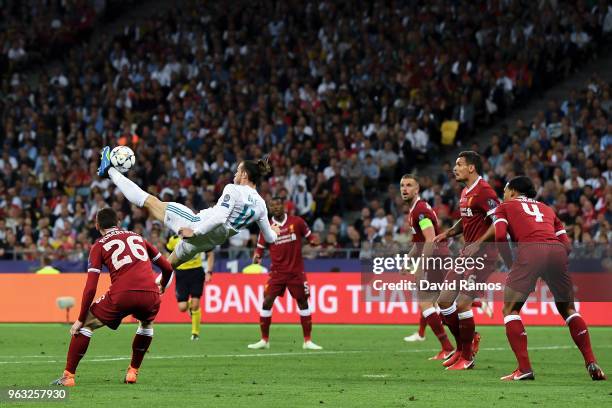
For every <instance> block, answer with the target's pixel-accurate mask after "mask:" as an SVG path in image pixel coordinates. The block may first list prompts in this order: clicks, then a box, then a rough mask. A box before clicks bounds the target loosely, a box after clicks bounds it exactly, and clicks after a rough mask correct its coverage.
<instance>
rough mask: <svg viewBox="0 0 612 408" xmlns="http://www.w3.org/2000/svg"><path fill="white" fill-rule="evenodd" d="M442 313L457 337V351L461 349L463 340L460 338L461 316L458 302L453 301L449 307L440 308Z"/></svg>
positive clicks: (443, 319) (445, 321)
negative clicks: (458, 311)
mask: <svg viewBox="0 0 612 408" xmlns="http://www.w3.org/2000/svg"><path fill="white" fill-rule="evenodd" d="M440 314H441V315H442V321H443V322H444V324H445V325H446V326H447V327H448V329H449V330H450V332H451V333H452V335H453V337H454V338H455V344H456V345H457V347H456V349H457V351H461V340H460V338H459V316H458V313H457V304H456V303H453V304H452V305H451V306H450V307H449V308H447V309H440Z"/></svg>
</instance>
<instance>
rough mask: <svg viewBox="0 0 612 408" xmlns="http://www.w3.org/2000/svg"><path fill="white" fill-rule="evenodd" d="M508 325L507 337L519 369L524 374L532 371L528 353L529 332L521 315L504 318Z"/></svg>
mask: <svg viewBox="0 0 612 408" xmlns="http://www.w3.org/2000/svg"><path fill="white" fill-rule="evenodd" d="M504 324H505V325H506V337H507V338H508V342H509V343H510V347H511V348H512V351H513V352H514V355H515V356H516V361H517V362H518V368H519V370H521V372H523V373H527V372H529V371H531V362H530V361H529V353H528V352H527V332H525V326H523V321H522V320H521V317H520V316H519V315H508V316H506V317H504Z"/></svg>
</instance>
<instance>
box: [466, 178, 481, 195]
mask: <svg viewBox="0 0 612 408" xmlns="http://www.w3.org/2000/svg"><path fill="white" fill-rule="evenodd" d="M480 180H482V176H478V178H477V179H476V181H475V182H474V184H472V185H471V186H469V187H467V190H465V193H466V194H467V193H469V192H470V191H472V190H473V189H474V187H476V184H478V183H479V182H480Z"/></svg>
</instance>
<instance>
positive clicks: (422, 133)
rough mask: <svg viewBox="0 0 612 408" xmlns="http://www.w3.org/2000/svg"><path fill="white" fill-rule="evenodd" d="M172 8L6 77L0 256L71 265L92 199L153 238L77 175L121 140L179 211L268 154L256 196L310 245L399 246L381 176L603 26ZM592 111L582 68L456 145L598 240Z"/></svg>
mask: <svg viewBox="0 0 612 408" xmlns="http://www.w3.org/2000/svg"><path fill="white" fill-rule="evenodd" d="M33 3H37V2H33ZM186 3H187V5H185V4H181V5H180V6H177V8H175V9H173V10H172V11H171V12H169V13H167V14H164V15H161V16H155V17H152V18H150V19H147V20H146V21H145V22H144V23H143V24H142V25H139V26H130V27H126V29H125V30H123V32H122V33H120V34H119V35H117V36H115V37H114V38H113V39H112V40H111V39H109V41H108V42H107V43H105V44H104V47H102V48H101V49H92V48H91V47H88V44H85V45H82V46H79V45H75V46H74V47H70V48H68V50H67V54H66V56H65V58H64V59H63V63H62V64H60V65H57V66H54V67H53V68H52V69H50V70H48V71H47V70H44V69H43V70H42V72H41V73H40V74H39V75H38V76H37V77H36V78H35V79H34V78H32V79H29V78H25V77H22V76H20V75H19V74H18V68H17V71H15V69H13V71H7V72H11V75H10V76H4V77H3V78H2V86H1V89H0V95H1V98H0V104H1V109H2V128H1V129H0V142H1V144H0V146H1V149H2V150H1V154H0V257H1V258H4V259H13V258H14V257H16V258H18V259H36V258H37V257H38V254H40V253H41V252H43V253H50V254H52V256H53V257H59V258H69V259H72V258H74V259H82V258H83V256H84V254H85V253H86V250H87V246H88V243H90V242H92V239H93V238H94V237H95V235H96V231H95V228H94V226H93V222H92V217H93V215H94V214H95V212H96V211H97V210H98V209H99V208H101V207H104V206H106V205H112V206H113V207H114V208H115V209H116V210H118V211H120V214H121V217H122V219H123V220H124V221H123V222H124V226H125V227H127V228H131V229H134V230H135V231H136V232H139V233H142V234H143V235H145V236H147V237H148V238H149V239H150V240H152V241H153V242H154V243H156V244H158V245H159V246H160V247H161V246H163V245H162V243H161V241H162V240H163V239H164V234H165V233H166V232H165V231H163V229H162V226H161V225H160V224H159V223H154V222H151V221H150V220H149V219H148V218H147V214H146V213H145V212H143V211H142V210H140V209H138V208H135V207H131V206H130V205H129V203H128V202H127V200H124V199H123V197H121V195H120V194H118V193H117V192H116V191H115V189H114V188H113V187H111V183H110V182H109V181H108V180H105V179H100V178H99V177H97V176H96V175H95V169H96V167H97V164H98V154H99V150H100V148H101V147H102V146H103V145H106V144H109V145H112V146H114V145H117V144H126V145H129V146H131V147H132V148H133V149H134V150H135V152H136V157H137V168H136V170H135V171H134V172H133V174H130V177H131V178H133V179H134V180H135V181H136V182H137V183H139V184H140V185H142V186H145V187H146V188H147V189H148V191H149V192H151V193H152V194H156V195H158V196H159V197H161V198H162V199H163V200H166V201H179V202H181V203H184V204H185V205H187V206H188V207H190V208H193V209H194V210H196V211H197V210H199V209H202V208H205V207H207V206H210V205H213V204H214V203H215V202H216V199H217V197H218V195H219V193H220V192H221V190H222V188H223V186H224V185H225V184H226V183H228V182H230V181H231V179H232V175H233V171H234V170H235V168H236V166H237V164H238V163H239V162H240V161H241V160H242V159H247V158H259V157H263V156H264V155H265V154H268V155H269V156H268V157H269V160H270V162H271V164H272V167H273V169H274V171H273V174H272V175H271V176H270V178H269V179H268V180H266V181H265V182H264V183H262V185H261V188H260V191H261V193H262V196H264V197H270V196H271V195H273V194H274V195H281V196H285V197H286V199H287V200H286V203H287V210H288V211H290V212H293V213H296V214H298V215H301V216H304V217H305V218H306V219H307V220H308V221H309V222H310V223H311V225H312V227H313V229H314V230H315V231H317V232H318V233H319V234H320V235H321V241H322V248H320V249H318V250H317V252H316V254H317V256H326V257H335V256H341V255H340V253H339V251H338V250H339V249H340V248H349V249H352V250H353V251H351V253H350V255H351V256H354V257H358V256H359V254H360V251H361V255H362V256H364V255H366V254H367V251H369V250H370V249H372V248H375V247H376V245H380V244H383V245H385V247H390V246H394V245H395V246H398V247H399V246H401V245H403V244H404V243H405V242H406V241H407V240H408V239H409V235H408V231H407V227H406V223H405V222H404V221H405V215H406V212H407V208H406V206H405V205H404V204H403V203H402V201H401V198H400V197H399V194H398V191H397V186H396V184H397V180H398V176H399V175H401V174H402V173H405V172H409V171H412V170H414V169H415V167H417V168H418V167H419V166H421V165H423V164H424V163H429V162H431V161H433V160H435V158H436V157H437V155H438V154H437V152H438V151H439V150H440V149H441V148H442V147H441V131H440V126H441V124H442V123H443V122H444V121H446V120H456V121H457V122H459V124H460V125H459V129H458V134H457V142H458V143H463V145H464V146H469V136H470V135H471V134H472V133H473V132H474V130H475V129H476V128H478V127H479V126H483V125H486V124H488V123H491V121H493V120H495V119H496V118H499V117H501V116H503V115H504V114H505V113H506V112H507V111H508V110H510V109H512V108H513V107H514V106H516V105H518V104H523V103H524V102H525V101H526V100H528V99H529V98H530V97H532V96H534V95H538V94H539V93H540V92H541V91H542V90H544V89H546V88H548V87H550V86H552V85H554V84H555V83H557V82H558V81H560V80H562V79H563V78H564V77H566V76H567V75H569V74H571V73H572V72H574V71H576V70H577V69H579V68H580V66H581V65H582V64H583V63H584V62H585V61H587V60H588V59H589V58H592V57H595V56H596V55H597V52H598V50H599V49H600V47H601V44H602V43H604V42H605V39H606V38H609V33H610V31H612V8H611V7H609V6H608V2H607V1H600V2H598V3H597V5H596V6H595V7H593V8H592V9H588V8H587V7H586V5H585V3H584V2H570V1H540V2H532V1H519V0H514V1H509V2H488V1H487V2H485V1H477V2H473V1H459V2H454V3H449V2H446V1H428V2H426V3H425V4H423V5H421V6H420V7H418V8H417V7H413V6H414V5H413V3H414V2H410V1H405V2H404V1H397V2H392V3H391V4H392V6H391V7H388V6H387V2H382V1H375V2H355V3H353V2H331V1H311V2H299V1H288V2H277V3H273V2H252V1H246V0H244V1H238V2H236V3H239V4H236V5H235V7H232V10H229V11H228V10H227V9H226V7H225V5H224V3H223V2H207V3H203V4H200V3H199V2H186ZM228 13H229V14H228ZM31 18H32V15H30V16H29V17H27V18H24V19H23V20H22V21H21V24H19V23H15V26H16V27H21V28H22V30H21V31H19V28H17V29H16V31H15V32H14V33H9V34H4V35H2V36H0V44H3V45H4V48H3V49H2V50H3V58H5V57H6V58H8V59H9V60H10V55H12V54H11V50H13V49H14V47H15V44H24V43H25V44H26V45H27V44H30V45H29V46H32V38H33V37H32V33H33V32H32V31H31V30H35V27H29V25H28V24H27V21H28V19H31ZM34 32H35V31H34ZM20 33H21V34H20ZM22 48H24V51H25V52H26V53H27V54H29V55H34V53H35V51H34V49H29V48H28V46H26V47H23V46H22ZM13 54H14V53H13ZM610 106H611V100H610V86H609V84H607V83H605V82H603V81H601V80H600V79H598V78H596V77H594V78H593V80H592V81H591V82H590V83H589V84H588V87H587V88H586V89H584V90H576V91H575V92H573V93H572V94H571V95H569V96H568V98H567V99H566V100H564V101H550V103H549V106H548V109H547V110H546V111H544V112H540V113H538V115H537V116H536V117H535V118H529V120H525V121H518V122H517V123H516V126H515V127H514V129H512V130H510V129H505V130H504V131H503V132H501V133H500V134H498V135H494V136H492V137H491V144H490V145H488V146H474V149H476V150H478V151H480V152H481V153H482V154H483V156H484V157H486V166H485V175H484V176H485V178H486V179H487V180H488V181H490V182H491V183H492V184H493V185H494V187H495V188H496V189H497V191H498V192H499V193H500V194H501V190H502V189H503V185H504V183H505V180H507V179H508V178H510V177H512V175H515V174H520V173H525V174H527V175H529V176H531V177H532V178H533V179H534V180H535V181H536V183H537V185H538V188H539V198H540V199H542V200H543V201H545V202H546V203H549V204H553V205H554V206H555V207H556V209H557V211H558V212H559V214H560V215H561V217H562V219H563V220H564V221H565V222H566V224H567V225H568V228H569V232H570V234H571V236H572V238H573V239H574V240H576V241H579V242H589V240H592V241H596V242H607V241H609V240H610V239H611V238H612V235H611V234H612V231H610V222H612V187H611V184H610V183H612V155H610V151H611V150H610V149H611V147H612V135H611V134H610V131H611V130H612V124H611V118H610V113H611V112H610ZM440 167H441V174H440V176H439V177H437V178H428V177H424V178H423V187H422V190H423V191H422V196H423V197H424V198H426V199H427V200H428V201H429V202H430V203H431V204H432V206H433V207H434V209H435V210H436V211H437V213H438V214H439V216H440V218H441V220H442V222H443V223H448V222H449V221H450V220H451V219H453V218H457V197H458V195H459V193H460V190H461V186H459V185H458V184H457V183H456V182H455V181H454V180H453V179H452V177H450V174H451V170H452V169H451V164H450V163H440ZM373 197H376V198H373ZM352 212H360V214H359V216H358V217H357V220H356V221H355V222H354V223H351V222H349V219H350V217H348V216H346V215H347V214H348V213H352ZM249 241H250V243H249ZM245 242H246V243H249V245H252V244H253V242H252V239H251V240H249V238H248V237H242V238H241V239H240V240H238V239H236V240H234V243H233V244H232V243H230V245H234V246H235V247H236V248H238V247H240V246H242V245H244V244H245ZM313 254H314V253H311V256H312V255H313Z"/></svg>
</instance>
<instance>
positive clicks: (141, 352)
mask: <svg viewBox="0 0 612 408" xmlns="http://www.w3.org/2000/svg"><path fill="white" fill-rule="evenodd" d="M152 341H153V329H141V328H139V329H138V330H137V331H136V335H135V336H134V341H132V362H131V363H130V366H132V367H134V368H140V365H141V364H142V359H143V358H144V356H145V353H146V352H147V350H148V349H149V346H150V345H151V342H152Z"/></svg>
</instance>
